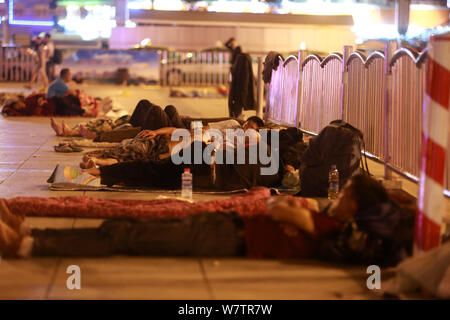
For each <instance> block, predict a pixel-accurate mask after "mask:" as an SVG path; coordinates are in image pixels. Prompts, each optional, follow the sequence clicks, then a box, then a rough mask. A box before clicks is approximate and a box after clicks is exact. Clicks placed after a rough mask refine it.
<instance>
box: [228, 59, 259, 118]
mask: <svg viewBox="0 0 450 320" xmlns="http://www.w3.org/2000/svg"><path fill="white" fill-rule="evenodd" d="M255 106H256V100H255V81H254V79H253V68H252V59H251V57H250V55H248V54H244V53H241V54H239V55H238V56H237V57H236V61H235V62H234V64H233V66H232V68H231V83H230V92H229V93H228V111H229V114H230V117H232V118H237V119H242V118H243V116H244V114H243V113H242V111H243V110H254V109H255Z"/></svg>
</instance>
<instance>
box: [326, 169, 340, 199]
mask: <svg viewBox="0 0 450 320" xmlns="http://www.w3.org/2000/svg"><path fill="white" fill-rule="evenodd" d="M338 193H339V171H338V169H337V168H336V165H335V164H333V165H332V166H331V169H330V172H329V173H328V199H329V200H333V199H336V198H337V196H338Z"/></svg>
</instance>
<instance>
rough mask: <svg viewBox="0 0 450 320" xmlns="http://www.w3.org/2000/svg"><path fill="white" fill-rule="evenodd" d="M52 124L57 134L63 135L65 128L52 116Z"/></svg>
mask: <svg viewBox="0 0 450 320" xmlns="http://www.w3.org/2000/svg"><path fill="white" fill-rule="evenodd" d="M50 125H51V126H52V128H53V130H55V133H56V135H57V136H59V137H60V136H62V135H63V129H62V127H61V126H60V125H59V124H57V123H56V121H55V119H53V118H50Z"/></svg>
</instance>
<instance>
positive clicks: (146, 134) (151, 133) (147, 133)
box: [137, 127, 178, 139]
mask: <svg viewBox="0 0 450 320" xmlns="http://www.w3.org/2000/svg"><path fill="white" fill-rule="evenodd" d="M176 129H178V128H175V127H165V128H160V129H157V130H142V131H141V132H140V133H139V134H138V135H137V138H148V139H152V138H154V137H156V136H160V135H166V134H168V135H170V134H172V133H173V132H174V131H175V130H176Z"/></svg>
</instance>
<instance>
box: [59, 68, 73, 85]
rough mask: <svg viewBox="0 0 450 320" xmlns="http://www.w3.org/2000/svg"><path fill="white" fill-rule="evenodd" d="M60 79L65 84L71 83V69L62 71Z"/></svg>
mask: <svg viewBox="0 0 450 320" xmlns="http://www.w3.org/2000/svg"><path fill="white" fill-rule="evenodd" d="M59 77H60V78H61V79H62V80H63V81H64V82H69V81H70V80H72V74H71V73H70V69H68V68H63V69H61V71H60V73H59Z"/></svg>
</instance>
